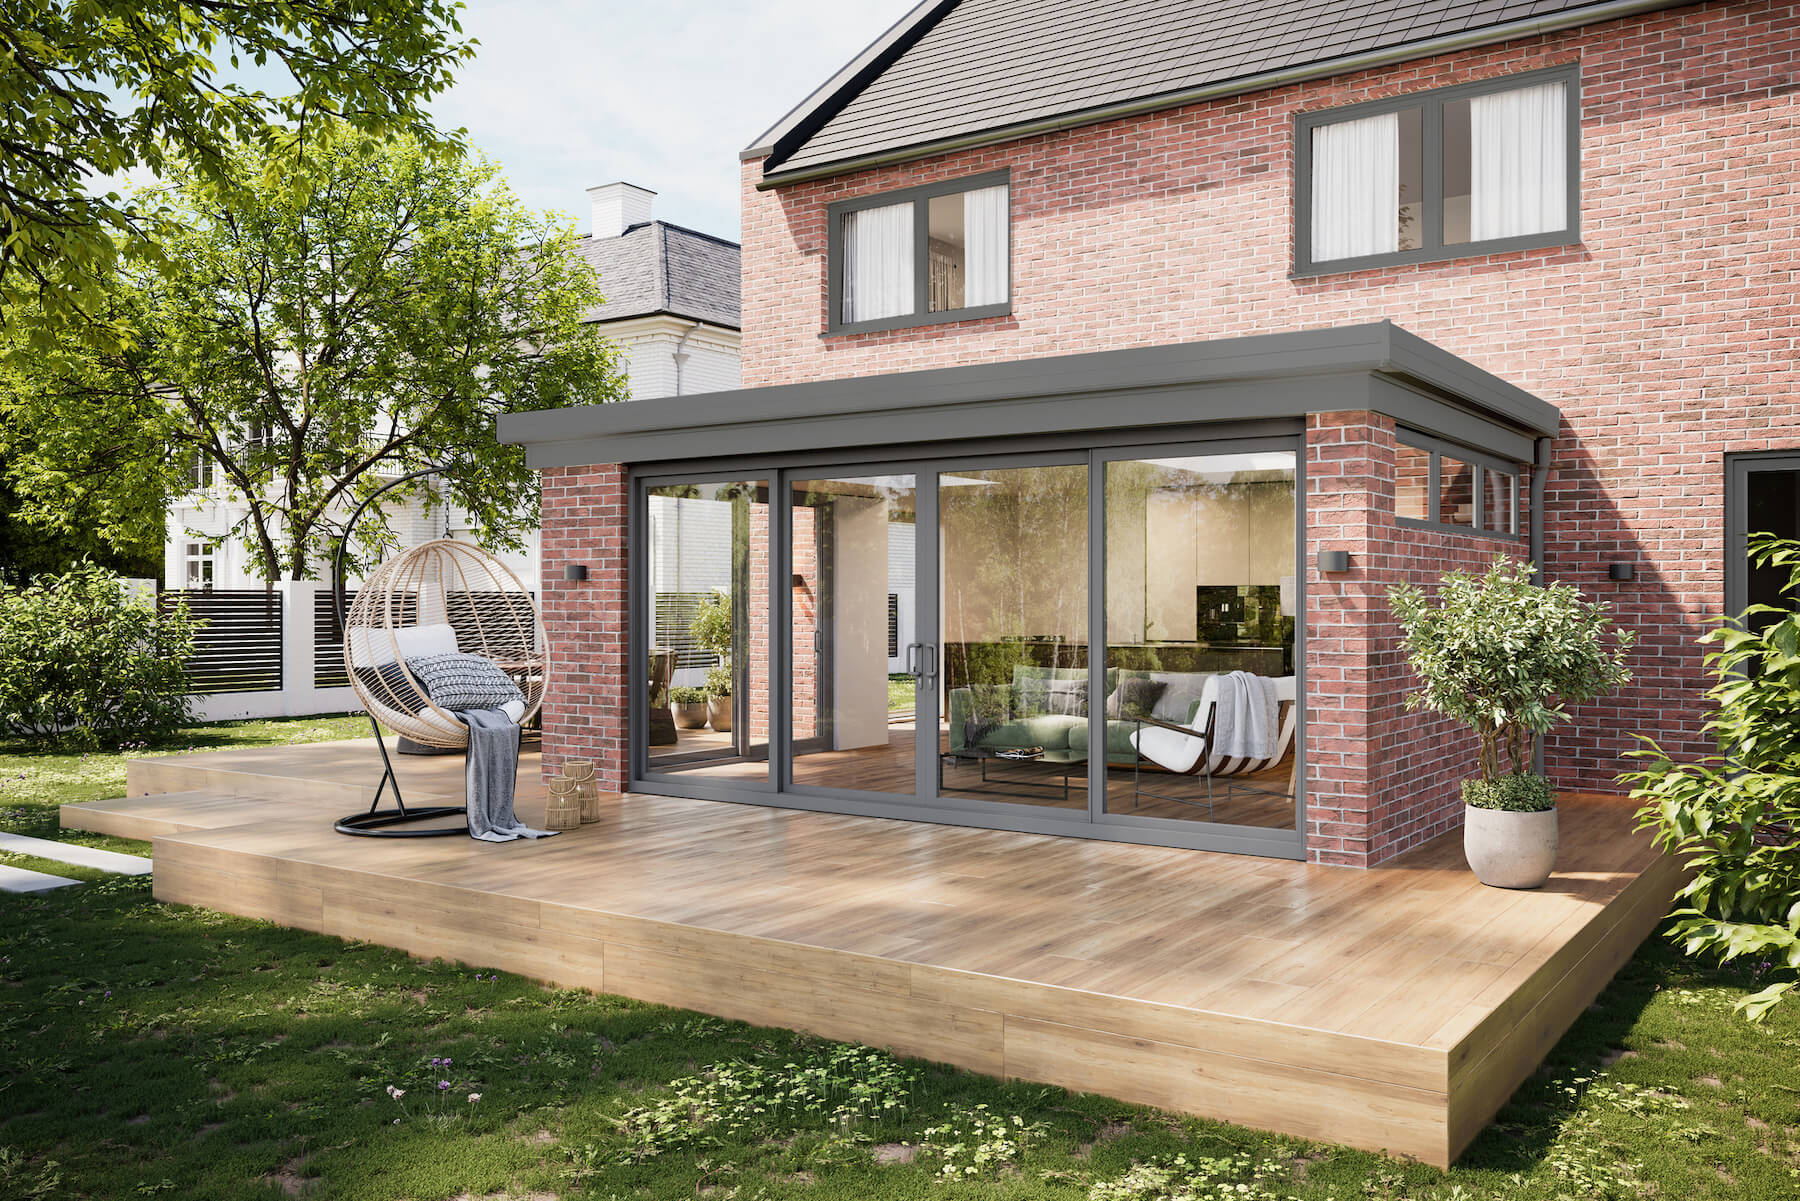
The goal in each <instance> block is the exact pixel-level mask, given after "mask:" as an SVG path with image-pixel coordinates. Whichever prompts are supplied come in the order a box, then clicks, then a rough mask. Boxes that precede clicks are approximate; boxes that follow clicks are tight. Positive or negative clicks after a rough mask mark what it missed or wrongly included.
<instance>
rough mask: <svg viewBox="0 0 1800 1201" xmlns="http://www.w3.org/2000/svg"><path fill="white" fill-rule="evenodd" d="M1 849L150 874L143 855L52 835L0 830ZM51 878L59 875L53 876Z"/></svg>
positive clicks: (125, 872) (105, 869)
mask: <svg viewBox="0 0 1800 1201" xmlns="http://www.w3.org/2000/svg"><path fill="white" fill-rule="evenodd" d="M0 851H11V852H13V853H14V854H15V855H36V856H37V857H38V858H39V859H54V860H56V861H57V862H58V863H73V864H75V865H76V866H77V867H91V868H96V869H98V870H100V871H103V872H118V873H119V874H120V875H124V876H147V875H149V874H150V861H149V860H148V859H146V858H144V857H143V856H142V855H122V854H120V853H119V852H118V851H102V850H100V849H98V848H96V847H84V846H81V845H80V844H78V843H73V842H57V841H56V840H55V839H51V838H31V837H28V836H26V835H24V834H8V833H6V832H5V831H4V830H0ZM50 878H51V879H57V878H59V877H55V876H52V877H50Z"/></svg>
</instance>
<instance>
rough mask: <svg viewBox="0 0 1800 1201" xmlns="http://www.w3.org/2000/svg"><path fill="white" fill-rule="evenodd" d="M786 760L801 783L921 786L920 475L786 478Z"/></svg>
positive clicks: (910, 792)
mask: <svg viewBox="0 0 1800 1201" xmlns="http://www.w3.org/2000/svg"><path fill="white" fill-rule="evenodd" d="M791 497H792V505H791V509H790V513H789V521H788V527H789V535H790V538H791V542H790V547H791V558H790V566H791V573H790V574H791V579H790V581H789V586H790V588H791V590H792V602H791V609H790V626H791V628H790V631H789V638H790V662H791V664H792V674H791V678H790V681H789V683H790V688H789V702H788V708H789V720H790V722H791V727H790V731H789V745H790V748H791V749H790V753H789V767H790V772H791V776H790V779H791V780H792V783H793V785H794V786H795V787H799V788H823V789H833V790H840V791H852V792H878V793H894V794H901V795H904V796H908V797H910V796H914V795H916V794H917V792H918V761H919V760H918V751H917V746H916V743H917V738H918V728H917V723H916V716H915V714H916V710H917V706H918V701H919V697H918V694H917V679H918V675H915V674H914V673H919V674H923V671H924V655H925V651H924V648H923V647H921V646H920V645H919V643H920V639H919V637H918V634H917V631H916V629H915V616H916V611H917V602H916V599H915V596H916V590H915V586H914V578H915V556H914V537H913V535H914V532H915V528H916V527H915V519H916V517H917V514H918V499H919V498H918V478H917V476H915V475H912V474H877V473H870V474H862V473H858V472H846V473H843V474H838V475H831V476H820V477H818V478H812V479H796V480H793V481H792V482H791Z"/></svg>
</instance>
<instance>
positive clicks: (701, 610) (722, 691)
mask: <svg viewBox="0 0 1800 1201" xmlns="http://www.w3.org/2000/svg"><path fill="white" fill-rule="evenodd" d="M688 633H689V634H691V635H693V638H694V643H695V645H697V646H699V647H700V649H701V650H707V651H711V652H712V653H713V654H715V655H717V656H719V663H718V666H716V667H713V668H709V669H708V670H707V673H706V691H707V692H709V693H711V694H712V695H713V696H730V695H731V674H732V673H731V594H730V593H729V592H726V591H725V590H724V589H723V588H715V589H713V594H712V595H711V596H709V597H707V598H706V599H705V600H703V601H701V602H700V604H699V606H698V607H697V608H696V609H695V610H694V620H693V621H692V622H690V623H689V624H688Z"/></svg>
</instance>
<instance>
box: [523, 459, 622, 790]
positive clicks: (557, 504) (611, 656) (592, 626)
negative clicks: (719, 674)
mask: <svg viewBox="0 0 1800 1201" xmlns="http://www.w3.org/2000/svg"><path fill="white" fill-rule="evenodd" d="M541 480H542V487H543V536H542V546H543V556H542V558H543V572H544V575H543V581H542V587H541V591H540V594H539V597H540V600H539V603H540V606H541V608H542V611H543V615H544V631H545V633H546V635H547V636H548V638H549V642H550V680H549V688H548V691H547V692H546V693H545V696H544V712H543V726H544V764H543V768H544V774H545V776H546V777H548V776H549V775H550V774H552V773H553V772H554V771H556V769H557V768H559V767H560V766H561V765H562V762H563V761H564V760H565V759H572V758H573V759H580V758H586V759H592V760H593V761H594V775H595V778H596V779H598V780H599V782H600V787H601V788H603V789H612V790H617V789H622V788H624V787H625V781H626V778H627V775H628V766H629V762H630V760H629V758H628V747H627V744H626V725H627V721H626V698H627V697H628V696H629V692H628V688H629V687H630V686H631V685H632V684H633V682H636V683H638V685H639V686H640V687H641V686H644V685H645V684H647V682H648V673H649V667H648V665H647V664H643V665H639V668H638V670H637V671H635V672H634V671H631V670H630V669H629V666H628V663H627V659H628V655H627V647H628V641H627V640H628V627H627V624H626V622H627V617H626V614H627V611H628V610H627V596H626V581H625V554H626V552H625V542H626V512H627V506H626V493H625V469H624V468H623V467H621V466H619V465H617V464H605V465H601V466H596V467H551V468H546V469H545V470H544V471H543V472H542V474H541ZM569 564H582V565H584V566H586V567H587V570H588V577H587V579H585V580H565V579H563V568H564V567H565V566H567V565H569Z"/></svg>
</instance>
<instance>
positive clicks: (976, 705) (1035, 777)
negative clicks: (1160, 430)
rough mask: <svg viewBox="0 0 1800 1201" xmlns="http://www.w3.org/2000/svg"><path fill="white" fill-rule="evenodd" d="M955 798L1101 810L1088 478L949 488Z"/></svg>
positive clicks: (1038, 476)
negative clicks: (1091, 694) (1092, 785)
mask: <svg viewBox="0 0 1800 1201" xmlns="http://www.w3.org/2000/svg"><path fill="white" fill-rule="evenodd" d="M937 488H938V494H937V498H938V541H939V545H938V578H939V596H938V605H939V610H938V624H937V629H938V636H939V638H940V639H941V640H942V645H941V656H940V658H941V661H942V663H943V670H942V673H941V684H940V685H939V686H940V687H941V688H943V690H944V693H943V702H944V703H943V705H942V706H941V707H940V708H941V711H942V712H943V714H944V718H943V721H942V723H941V724H940V726H939V729H938V781H937V783H938V795H939V796H940V797H943V798H950V799H957V800H970V801H989V802H996V801H997V802H1002V803H1011V804H1021V805H1033V806H1047V807H1053V808H1058V809H1068V810H1073V811H1077V812H1078V813H1079V814H1082V815H1085V814H1086V812H1087V808H1088V791H1087V777H1088V767H1087V760H1088V747H1087V743H1088V717H1087V714H1088V704H1089V698H1088V465H1087V462H1086V461H1085V459H1084V460H1083V461H1082V462H1081V463H1071V464H1058V465H1054V466H1041V467H996V468H981V469H970V470H950V471H944V472H940V473H939V474H938V476H937Z"/></svg>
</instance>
